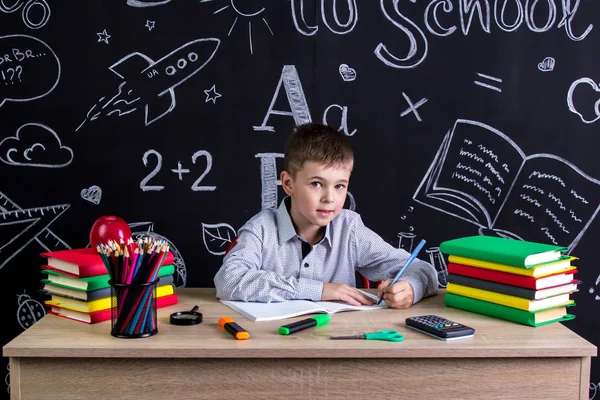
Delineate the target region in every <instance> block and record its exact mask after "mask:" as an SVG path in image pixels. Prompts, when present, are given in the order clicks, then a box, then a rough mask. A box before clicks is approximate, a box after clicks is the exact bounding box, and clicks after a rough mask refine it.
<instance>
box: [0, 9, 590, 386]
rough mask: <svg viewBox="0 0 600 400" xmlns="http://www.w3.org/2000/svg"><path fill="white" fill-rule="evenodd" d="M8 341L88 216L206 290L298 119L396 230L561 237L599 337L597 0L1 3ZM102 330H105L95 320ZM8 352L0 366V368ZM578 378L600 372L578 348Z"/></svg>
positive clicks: (374, 213)
mask: <svg viewBox="0 0 600 400" xmlns="http://www.w3.org/2000/svg"><path fill="white" fill-rule="evenodd" d="M0 11H2V12H1V13H0V26H1V28H0V33H1V35H2V37H1V38H0V55H1V56H2V62H0V116H1V118H2V120H1V121H2V133H1V135H0V160H1V161H2V163H0V176H1V177H2V178H1V180H0V182H1V185H0V196H1V197H0V215H2V216H3V217H4V218H3V219H2V220H0V221H2V223H1V224H0V228H1V229H0V282H1V283H0V285H1V286H0V287H1V290H0V293H1V296H2V305H3V310H4V311H2V313H3V320H4V323H3V324H2V325H3V326H4V329H3V330H2V344H5V343H7V342H8V341H10V340H11V339H12V338H14V337H15V336H17V335H18V334H19V333H21V332H22V331H23V330H25V329H27V328H28V327H30V326H31V325H32V324H33V323H35V321H36V320H38V319H39V318H40V317H41V315H43V313H44V311H43V306H42V304H43V300H44V296H43V295H41V294H40V293H39V292H38V289H39V279H40V278H41V273H40V268H39V267H40V264H41V263H42V259H41V257H40V256H39V253H40V252H42V251H45V250H55V249H62V248H73V247H85V246H87V245H88V237H89V236H88V235H89V229H90V227H91V226H92V224H93V222H94V221H95V220H96V219H97V218H98V217H100V216H102V215H118V216H121V217H122V218H124V219H125V220H126V221H127V222H128V223H130V224H131V225H132V227H133V228H132V229H133V231H135V232H151V233H152V234H154V235H160V236H163V237H165V238H167V239H168V240H169V241H170V242H171V243H172V245H173V249H174V250H175V251H176V252H177V267H178V272H177V277H176V283H177V286H188V287H211V286H213V281H212V279H213V276H214V274H215V272H216V271H217V269H218V268H219V266H220V262H221V259H222V254H223V251H224V250H225V248H226V247H227V245H228V244H229V241H230V239H231V238H232V237H233V236H235V234H236V231H237V229H239V228H240V227H241V226H242V225H243V223H244V222H245V221H246V220H247V219H249V218H250V217H251V216H253V215H254V214H256V213H257V212H259V211H260V210H261V209H262V208H271V207H276V206H277V204H278V203H279V201H281V198H282V193H283V192H282V191H281V188H280V186H279V185H278V182H277V177H278V175H279V172H280V171H281V166H282V158H281V157H282V152H283V147H284V144H285V141H286V139H287V137H288V135H289V133H290V132H291V131H292V130H293V128H294V127H295V126H296V125H297V124H300V123H302V122H307V121H319V122H321V121H322V122H326V123H328V124H330V125H333V126H336V127H340V129H342V130H343V132H344V133H345V134H347V135H348V136H349V140H350V143H351V144H352V146H353V148H354V150H355V157H356V161H355V169H354V172H353V175H352V181H351V185H350V187H349V189H350V192H351V196H350V197H349V199H348V202H347V205H346V206H347V207H349V208H352V209H355V210H356V211H357V212H359V213H360V214H361V215H362V217H363V219H364V221H365V222H366V224H367V225H368V226H370V227H371V228H372V229H374V230H375V231H376V232H377V233H379V234H380V235H381V236H382V237H383V238H384V239H385V240H386V241H388V242H389V243H391V244H393V245H394V246H402V247H404V248H407V249H408V250H410V248H412V245H413V242H414V241H417V240H420V239H421V238H424V239H426V240H427V243H428V245H427V246H428V249H427V251H426V252H422V253H421V257H423V258H425V259H430V260H431V261H432V262H433V263H434V264H435V265H436V268H438V270H439V271H440V277H441V280H442V282H444V279H443V278H444V277H445V266H446V260H445V258H444V257H442V256H440V255H439V252H438V251H437V249H436V246H438V245H439V243H440V242H441V241H443V240H446V239H450V238H454V237H457V236H461V235H473V234H478V233H482V234H498V235H502V236H508V237H517V238H522V239H526V240H535V241H544V242H548V243H552V242H553V241H555V242H558V243H560V244H562V245H565V246H569V248H570V254H572V255H574V256H577V257H579V258H580V260H579V261H578V262H577V266H578V267H579V272H578V275H577V277H578V278H579V279H581V280H582V281H583V283H582V284H581V285H580V291H579V292H578V293H576V294H574V296H573V297H574V299H575V300H576V302H577V306H576V307H574V308H573V313H575V314H576V315H577V318H576V319H575V320H573V321H571V322H568V323H565V325H567V326H568V327H569V328H571V329H573V330H574V331H575V332H577V333H578V334H580V335H582V336H583V337H585V338H586V339H588V340H590V341H591V342H593V343H594V344H596V345H598V344H600V336H599V334H598V332H599V330H598V319H597V317H596V316H597V312H598V308H597V307H598V305H599V303H598V299H600V297H597V296H598V295H600V293H598V287H597V285H596V283H597V280H598V278H599V274H600V267H599V266H598V265H597V261H596V259H595V257H596V253H597V252H596V251H595V250H596V249H597V247H598V245H597V243H596V240H597V238H598V237H599V235H600V222H599V221H597V219H596V218H595V217H596V213H597V211H598V206H599V205H600V181H598V180H597V179H599V178H600V165H599V164H598V163H597V157H598V155H597V149H598V148H600V146H599V144H600V136H599V135H598V126H599V125H598V124H600V122H597V120H598V119H600V110H599V107H598V103H597V102H598V97H599V92H600V88H599V87H598V85H597V83H596V82H598V80H600V74H599V72H598V65H599V61H600V58H599V57H598V55H597V54H598V52H597V48H598V43H599V41H598V32H599V31H598V28H597V27H596V26H595V24H596V23H597V22H598V19H599V18H600V17H598V16H599V15H600V3H598V2H597V1H592V0H581V1H580V0H563V1H559V0H545V1H524V0H497V1H492V0H489V1H488V0H474V1H471V0H469V1H463V0H461V1H459V0H431V1H429V0H427V1H425V0H418V1H416V0H395V1H394V0H381V1H380V2H376V1H366V0H365V1H360V2H358V1H356V0H348V1H337V2H335V1H326V0H321V1H310V0H304V1H303V0H287V1H286V0H270V1H267V0H264V1H258V0H257V1H248V0H231V1H229V0H200V1H182V0H172V1H170V0H163V1H142V0H139V1H138V0H129V1H128V0H120V1H111V2H105V1H104V2H99V1H89V0H88V1H83V0H80V1H77V2H74V1H71V2H58V1H54V2H52V1H50V0H2V1H0ZM107 334H108V331H107ZM7 361H8V360H7V359H4V361H3V366H2V367H1V368H0V369H1V370H3V371H4V372H3V373H2V372H1V371H0V376H6V378H5V382H6V387H5V390H3V391H2V392H3V394H4V396H5V397H8V393H9V390H10V389H9V386H8V382H9V371H8V367H7V365H8V363H7ZM591 382H592V384H591V387H590V395H591V397H593V396H595V395H596V390H597V387H598V384H599V382H600V368H599V367H598V362H597V360H593V362H592V377H591Z"/></svg>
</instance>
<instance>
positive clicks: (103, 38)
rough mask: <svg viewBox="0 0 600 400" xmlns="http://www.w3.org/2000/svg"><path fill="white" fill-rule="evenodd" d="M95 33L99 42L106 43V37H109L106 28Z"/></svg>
mask: <svg viewBox="0 0 600 400" xmlns="http://www.w3.org/2000/svg"><path fill="white" fill-rule="evenodd" d="M96 35H98V41H99V42H104V43H106V44H108V38H109V37H110V35H109V34H108V33H106V29H105V30H103V31H102V32H98V33H96Z"/></svg>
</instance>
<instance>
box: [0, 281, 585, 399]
mask: <svg viewBox="0 0 600 400" xmlns="http://www.w3.org/2000/svg"><path fill="white" fill-rule="evenodd" d="M214 293H215V292H214V289H180V290H178V294H179V295H180V302H179V304H177V305H175V306H171V307H167V308H164V309H159V332H158V334H157V335H155V336H153V337H150V338H144V339H117V338H114V337H112V336H111V335H110V333H109V332H110V322H102V323H99V324H94V325H87V324H84V323H80V322H75V321H69V320H67V319H64V318H60V317H56V316H53V315H48V316H45V317H44V318H42V319H41V320H40V321H38V322H37V323H36V324H35V325H33V326H32V327H31V328H29V329H27V330H26V331H25V332H23V333H22V334H21V335H19V336H18V337H16V338H15V339H14V340H12V341H11V342H10V343H8V344H7V345H6V346H4V348H3V353H4V356H5V357H10V380H11V397H12V398H13V399H20V398H23V399H42V398H44V399H48V398H52V399H111V400H117V399H136V400H137V399H162V398H167V399H171V398H181V399H189V398H193V399H227V400H232V399H255V398H266V399H286V400H291V399H309V398H321V399H355V398H361V399H366V398H368V399H389V398H410V399H413V398H424V399H436V398H440V399H449V398H451V399H482V398H485V399H522V398H527V399H560V400H565V399H587V398H588V391H589V379H590V360H591V357H593V356H595V355H596V347H595V346H594V345H592V344H591V343H589V342H587V341H586V340H584V339H583V338H581V337H579V336H578V335H576V334H575V333H573V332H572V331H570V330H569V329H567V328H565V327H564V326H562V325H561V324H551V325H549V326H545V327H539V328H531V327H527V326H522V325H518V324H514V323H509V322H505V321H501V320H496V319H492V318H487V317H484V316H481V315H477V314H473V313H468V312H463V311H460V310H456V309H451V308H446V307H444V305H443V292H441V293H440V294H438V295H437V296H435V297H432V298H429V299H425V300H423V301H422V302H420V303H419V304H417V305H415V306H413V307H412V308H410V309H409V310H392V309H386V310H380V311H360V312H359V311H356V312H347V313H341V314H335V315H334V316H333V318H332V321H331V322H330V323H329V324H328V325H326V326H324V327H320V328H315V329H309V330H305V331H302V332H299V333H297V334H294V335H290V336H281V335H279V334H278V333H277V328H278V327H279V326H280V325H282V321H273V322H250V321H248V320H246V319H245V318H243V317H241V316H238V315H237V314H236V313H235V312H233V311H232V310H230V309H229V308H227V307H225V306H224V305H222V304H221V303H219V302H218V301H217V300H216V299H215V297H214ZM196 304H198V305H199V306H200V311H201V312H202V313H203V315H204V322H203V323H202V324H200V325H196V326H174V325H170V324H169V319H168V318H169V314H170V313H171V312H174V311H179V310H186V309H191V308H192V307H193V306H194V305H196ZM419 314H439V315H442V316H445V317H447V318H450V319H454V320H457V321H459V322H462V323H464V324H466V325H470V326H472V327H473V328H475V330H476V334H475V337H474V338H472V339H464V340H462V341H454V342H444V341H440V340H437V339H434V338H431V337H429V336H426V335H423V334H420V333H417V332H413V331H410V330H408V329H407V328H405V326H404V319H405V318H406V317H408V316H413V315H419ZM227 315H231V316H233V317H234V318H235V319H236V321H237V322H238V323H239V324H240V325H242V326H243V327H244V328H245V329H247V330H248V331H249V332H250V333H251V338H250V339H249V340H245V341H237V340H235V339H234V338H233V337H232V336H231V335H230V334H228V333H227V332H225V331H223V330H222V329H221V328H220V327H219V325H218V324H217V320H218V319H219V318H220V317H222V316H227ZM304 318H305V317H304ZM299 319H302V317H301V318H294V319H290V320H286V323H289V322H292V321H296V320H299ZM379 329H397V330H398V331H400V332H401V333H402V334H403V335H404V336H405V340H404V341H403V342H399V343H391V342H377V341H364V340H356V341H332V340H328V337H329V336H330V335H341V334H354V333H364V332H369V331H375V330H379Z"/></svg>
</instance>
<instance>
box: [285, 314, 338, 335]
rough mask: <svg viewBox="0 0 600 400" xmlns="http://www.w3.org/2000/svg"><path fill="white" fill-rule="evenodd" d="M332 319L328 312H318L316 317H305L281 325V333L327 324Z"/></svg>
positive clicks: (286, 333) (287, 333)
mask: <svg viewBox="0 0 600 400" xmlns="http://www.w3.org/2000/svg"><path fill="white" fill-rule="evenodd" d="M329 321H331V317H330V316H329V315H327V314H318V315H315V316H314V317H310V318H307V319H303V320H302V321H298V322H294V323H291V324H288V325H283V326H280V327H279V333H281V334H282V335H290V334H292V333H295V332H300V331H303V330H305V329H308V328H312V327H316V326H323V325H327V323H328V322H329Z"/></svg>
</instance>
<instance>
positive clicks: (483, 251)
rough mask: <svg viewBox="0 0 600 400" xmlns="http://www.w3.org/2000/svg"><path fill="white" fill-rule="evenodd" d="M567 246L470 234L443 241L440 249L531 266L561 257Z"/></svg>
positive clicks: (489, 259)
mask: <svg viewBox="0 0 600 400" xmlns="http://www.w3.org/2000/svg"><path fill="white" fill-rule="evenodd" d="M566 251H567V248H566V247H563V246H555V245H551V244H544V243H536V242H527V241H524V240H516V239H507V238H501V237H496V236H467V237H462V238H458V239H452V240H447V241H445V242H442V243H441V244H440V252H441V253H443V254H450V255H455V256H460V257H467V258H474V259H477V260H484V261H491V262H495V263H498V264H504V265H512V266H515V267H524V268H530V267H533V266H535V265H537V264H542V263H546V262H550V261H555V260H560V259H561V258H566V257H568V256H565V255H563V253H564V252H566Z"/></svg>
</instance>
